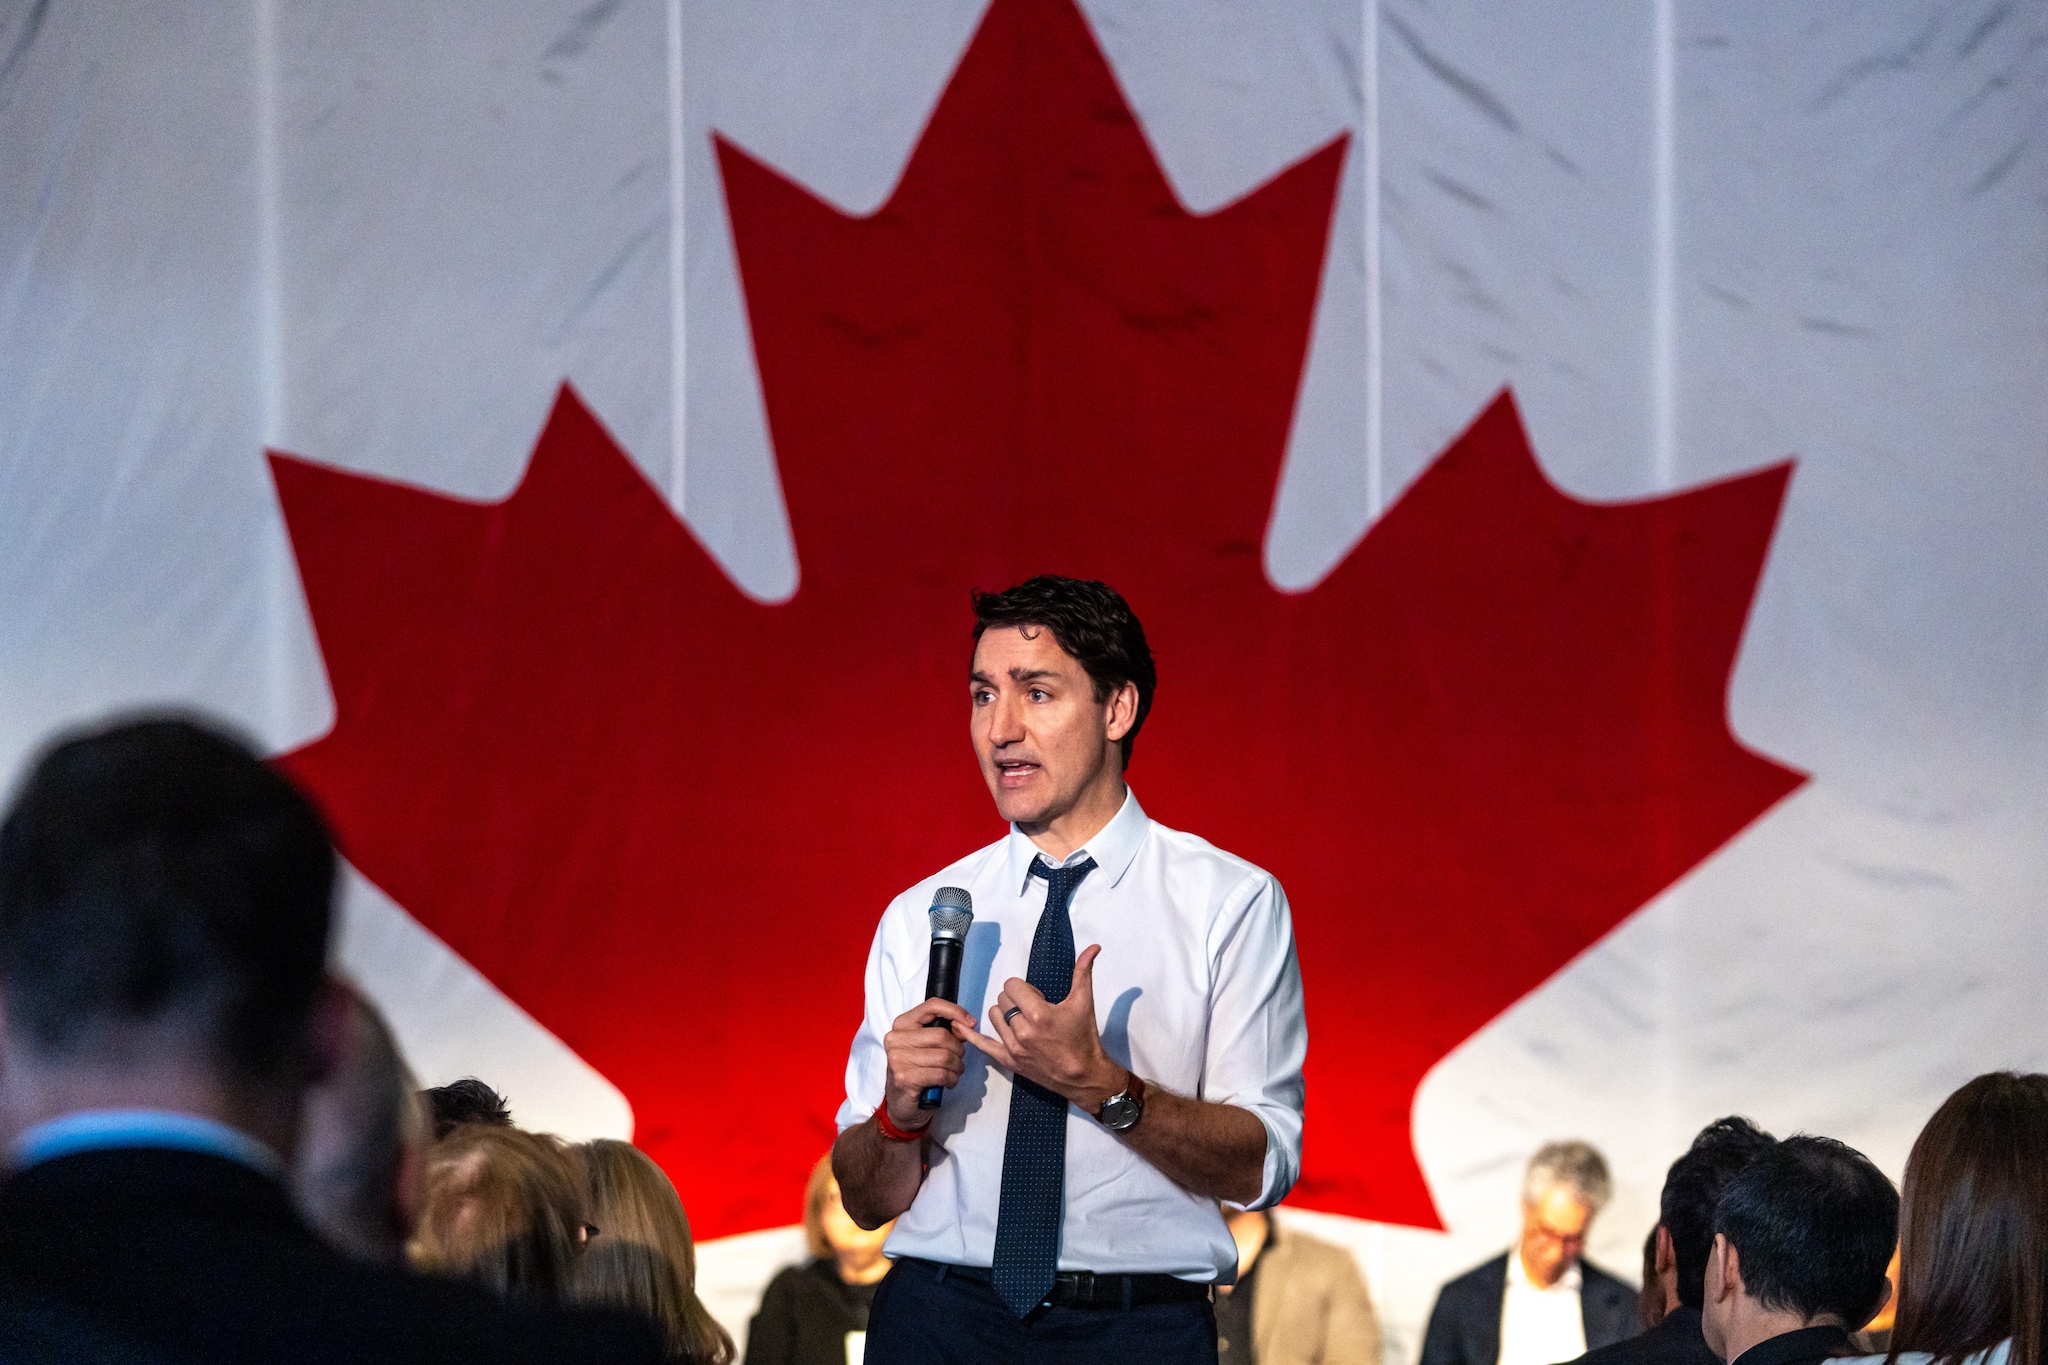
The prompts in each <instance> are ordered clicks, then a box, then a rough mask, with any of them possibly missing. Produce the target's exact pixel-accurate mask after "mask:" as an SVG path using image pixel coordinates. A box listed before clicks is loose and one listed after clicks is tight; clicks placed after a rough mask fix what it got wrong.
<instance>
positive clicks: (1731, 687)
mask: <svg viewBox="0 0 2048 1365" xmlns="http://www.w3.org/2000/svg"><path fill="white" fill-rule="evenodd" d="M2044 127H2048V6H2044V5H2042V4H2040V3H2013V2H2012V0H1999V2H1997V3H1992V2H1991V0H1984V2H1982V3H1970V4H1949V3H1936V2H1935V0H1928V2H1927V3H1921V4H1908V3H1889V4H1879V5H1869V4H1864V5H1847V4H1844V5H1824V4H1811V5H1800V6H1762V5H1750V4H1736V3H1706V2H1704V0H1702V2H1701V3H1687V2H1686V0H1635V2H1633V3H1620V2H1619V0H1615V2H1614V3H1602V4H1597V5H1588V6H1575V7H1571V8H1570V9H1569V11H1568V12H1567V11H1563V10H1557V9H1555V8H1532V7H1528V6H1512V5H1505V4H1491V3H1477V2H1476V0H1473V2H1470V3H1464V4H1458V5H1447V4H1442V3H1435V4H1426V5H1425V4H1417V3H1410V2H1409V0H1366V3H1364V4H1363V5H1360V4H1358V3H1355V2H1354V3H1347V4H1335V3H1319V2H1314V0H1302V2H1301V3H1285V4H1283V3H1271V4H1262V5H1256V6H1250V5H1241V4H1231V3H1224V0H1174V2H1173V3H1168V2H1167V0H1086V2H1085V3H1075V0H951V2H946V3H941V2H939V0H917V2H916V3H910V2H909V0H867V2H866V3H862V4H858V5H854V4H837V3H834V4H826V3H821V2H820V0H811V3H796V2H795V0H668V3H667V4H662V3H659V2H658V0H595V2H594V3H592V2H591V0H581V2H580V3H541V2H536V3H529V4H522V5H517V6H511V5H498V4H493V5H483V4H468V5H462V4H449V5H442V6H417V5H408V4H399V3H395V2H387V0H364V2H363V3H357V4H352V5H349V6H345V7H334V6H323V5H316V4H308V3H303V0H253V3H251V4H248V5H243V6H234V5H214V4H197V3H194V4H186V5H179V4H175V3H171V4H164V5H158V6H150V7H124V8H118V9H116V10H114V11H98V12H94V11H86V10H81V9H77V8H73V7H70V6H63V5H52V4H44V3H32V4H22V5H17V6H13V7H10V8H5V9H0V253H4V254H0V762H4V763H5V765H6V766H7V767H8V769H9V770H10V771H11V770H13V769H16V768H18V767H19V765H20V763H21V762H22V761H23V760H24V759H25V758H26V757H27V756H28V755H29V754H31V753H32V752H33V750H34V747H35V745H36V744H37V743H38V742H39V740H40V739H41V738H42V737H43V736H44V735H46V734H47V733H48V732H49V731H50V730H51V729H52V728H54V727H57V726H60V725H63V724H66V723H72V722H76V721H79V720H82V719H86V718H91V717H95V716H99V715H102V714H105V713H107V712H108V711H110V710H113V709H117V708H122V707H129V706H141V705H157V704H171V705H180V706H198V707H203V708H205V709H208V710H210V711H213V712H215V713H218V714H220V715H223V716H226V717H228V718H230V719H231V720H233V721H234V722H236V723H238V724H239V725H241V726H243V727H244V728H245V729H247V730H248V731H249V732H250V733H252V734H253V735H255V736H257V737H258V738H259V739H260V741H261V742H262V743H264V744H265V745H266V746H268V747H269V748H270V749H272V750H273V751H274V752H275V753H276V754H277V755H278V761H279V762H280V763H281V764H282V765H283V766H284V767H285V768H286V769H287V770H288V771H290V772H291V773H292V774H293V775H294V776H295V777H297V778H298V779H299V780H300V781H301V782H302V783H304V785H305V786H306V787H307V788H308V789H309V790H310V791H312V792H313V793H314V794H315V796H316V797H317V798H318V799H319V800H320V801H321V803H322V805H323V807H324V808H325V809H326V810H327V812H328V814H329V815H330V817H331V818H332V820H333V822H334V825H335V827H336V830H337V832H338V835H339V838H340V840H341V843H342V845H343V848H344V851H345V852H346V854H347V856H348V858H349V861H350V864H351V870H350V878H349V885H348V888H347V897H346V903H345V915H344V929H343V934H342V938H341V942H340V944H339V947H338V950H337V952H338V958H339V962H340V965H341V966H342V967H343V968H344V969H345V970H347V971H348V972H350V973H351V974H352V975H354V976H355V977H357V978H358V979H359V980H361V981H362V983H363V984H364V986H365V987H366V988H367V989H368V990H369V991H370V993H371V994H372V995H373V996H374V997H376V998H377V999H378V1000H379V1001H380V1002H381V1003H382V1004H383V1005H384V1007H385V1009H386V1010H387V1012H388V1013H389V1014H390V1016H391V1017H392V1019H393V1021H394V1023H395V1024H396V1026H397V1027H398V1029H399V1031H400V1034H401V1037H402V1040H403V1042H404V1043H405V1046H406V1048H407V1051H408V1053H409V1055H410V1056H411V1057H412V1059H413V1060H414V1062H415V1065H416V1066H417V1067H418V1069H419V1070H420V1071H421V1072H422V1074H423V1075H424V1076H425V1077H426V1078H427V1079H428V1080H430V1081H441V1080H446V1079H451V1078H453V1077H454V1076H457V1075H462V1074H469V1073H475V1074H479V1075H482V1076H484V1077H485V1078H486V1079H488V1080H490V1081H492V1082H493V1083H494V1084H497V1085H499V1086H500V1087H501V1088H502V1089H505V1090H506V1091H508V1092H510V1094H511V1096H512V1099H513V1101H514V1107H515V1110H516V1112H517V1113H518V1114H519V1116H520V1117H521V1119H522V1121H523V1122H525V1123H526V1124H528V1125H529V1126H533V1127H539V1128H548V1129H553V1130H556V1131H560V1132H563V1133H565V1134H568V1135H571V1136H585V1135H592V1134H598V1133H610V1134H618V1135H628V1134H630V1135H631V1136H633V1137H634V1139H635V1140H636V1141H638V1142H639V1143H641V1144H642V1145H643V1146H644V1147H646V1148H647V1149H648V1150H649V1151H650V1152H651V1153H653V1154H654V1155H655V1156H656V1157H657V1158H658V1159H659V1160H660V1161H661V1162H662V1163H663V1165H664V1166H665V1168H666V1169H667V1170H668V1171H669V1172H670V1174H671V1175H672V1176H673V1178H674V1179H675V1181H676V1183H677V1186H678V1188H679V1190H680V1191H681V1192H682V1195H683V1198H684V1201H685V1203H686V1205H687V1206H688V1208H689V1210H690V1213H691V1216H692V1219H693V1222H694V1224H695V1227H696V1230H697V1233H698V1235H699V1237H700V1239H704V1240H705V1241H706V1242H707V1245H706V1248H705V1272H704V1274H705V1288H706V1291H707V1296H708V1297H710V1298H711V1300H712V1302H713V1306H714V1308H715V1309H716V1310H718V1311H720V1312H721V1314H722V1315H723V1316H725V1317H726V1318H727V1320H728V1322H729V1324H730V1325H732V1326H734V1327H736V1328H737V1327H739V1326H741V1325H743V1318H744V1316H745V1314H746V1312H747V1311H749V1309H750V1303H749V1301H748V1294H749V1292H750V1291H753V1290H756V1289H758V1285H759V1282H760V1281H761V1279H763V1278H764V1277H765V1274H766V1272H767V1271H769V1270H771V1269H772V1268H773V1266H774V1264H775V1262H776V1259H777V1258H778V1257H781V1256H785V1255H793V1254H795V1251H794V1249H793V1248H794V1247H795V1246H796V1245H797V1244H795V1243H793V1241H792V1238H791V1235H790V1234H789V1233H788V1231H787V1230H786V1225H787V1224H789V1223H791V1222H793V1221H794V1220H795V1218H796V1216H797V1215H798V1213H799V1212H800V1199H801V1188H802V1182H803V1178H804V1175H805V1172H806V1171H807V1169H808V1168H809V1166H810V1164H811V1163H812V1162H813V1161H814V1160H815V1159H816V1158H817V1156H818V1155H819V1154H820V1153H821V1152H822V1151H823V1150H824V1149H825V1147H826V1146H827V1144H828V1143H829V1142H830V1139H831V1136H832V1125H831V1115H832V1112H833V1109H834V1108H835V1107H836V1105H837V1103H838V1100H839V1098H840V1094H839V1083H840V1075H841V1070H842V1068H843V1063H844V1056H845V1048H846V1044H847V1042H848V1040H849V1039H850V1037H851V1034H852V1031H853V1029H854V1027H855V1025H856V1024H857V1022H858V1017H859V1007H860V995H859V989H860V988H859V979H860V965H861V961H862V958H863V955H864V953H865V950H866V945H867V942H868V939H869V937H870V935H871V933H872V931H873V926H874V922H875V919H876V916H877V915H878V914H879V912H880V910H881V907H882V905H883V904H884V903H885V901H886V900H887V898H888V897H889V896H890V895H892V894H893V893H894V892H895V891H897V890H899V889H900V888H901V887H903V886H905V885H908V884H909V883H910V882H912V881H915V880H917V879H918V878H920V877H922V876H924V875H926V874H928V873H929V872H930V871H931V870H932V869H933V868H935V867H938V866H940V865H942V864H944V863H946V862H948V861H951V860H952V859H953V858H955V857H957V856H959V855H961V854H962V853H964V852H966V851H968V850H970V849H972V848H974V847H976V846H978V845H980V844H982V843H985V842H987V841H989V840H990V839H992V838H994V837H996V836H997V835H998V834H999V833H1000V826H999V824H998V823H997V821H996V819H995V817H994V815H993V813H992V811H991V809H990V808H989V804H988V802H987V799H986V796H985V794H984V793H983V792H982V791H981V788H980V785H979V779H978V777H977V776H976V774H975V772H974V769H973V766H972V762H971V757H970V754H969V750H968V746H967V744H966V737H965V733H964V730H965V726H964V719H965V716H964V710H965V708H964V705H963V704H962V703H963V698H962V696H961V695H960V693H961V690H962V689H961V688H960V681H961V679H960V673H961V671H962V664H963V661H964V658H965V653H966V649H967V627H968V624H969V617H968V613H967V609H966V595H967V591H968V589H969V588H971V587H976V586H979V587H997V586H1003V585H1006V584H1008V583H1010V582H1014V581H1016V580H1017V579H1020V578H1022V577H1024V576H1026V575H1028V574H1030V573H1034V572H1040V571H1054V572H1064V573H1073V574H1081V575H1086V576H1092V577H1102V578H1105V579H1107V580H1109V581H1111V582H1113V583H1116V584H1117V585H1118V586H1119V587H1121V588H1122V589H1123V590H1124V591H1125V593H1126V594H1127V595H1128V596H1129V597H1130V599H1131V600H1132V602H1133V604H1134V605H1135V606H1136V608H1137V609H1138V611H1139V612H1140V614H1141V615H1142V616H1143V617H1144V619H1145V621H1146V623H1147V627H1148V631H1149V633H1150V635H1151V637H1152V640H1153V643H1154V647H1155V650H1156V651H1157V653H1158V655H1159V659H1160V666H1161V676H1162V686H1161V690H1160V693H1159V699H1158V706H1157V710H1156V711H1155V713H1154V718H1153V720H1152V721H1151V722H1150V723H1149V725H1148V727H1147V730H1146V734H1145V736H1144V743H1143V744H1142V745H1141V746H1140V748H1139V750H1138V757H1137V760H1136V762H1135V764H1134V766H1133V768H1132V770H1131V781H1132V784H1133V786H1134V787H1135V788H1136V789H1137V790H1138V791H1139V793H1140V794H1141V796H1142V797H1143V799H1144V801H1145V802H1146V805H1147V807H1148V809H1149V810H1150V811H1151V812H1152V813H1153V814H1154V815H1155V816H1157V817H1158V818H1160V819H1162V820H1164V821H1165V822H1166V823H1168V824H1171V825H1174V826H1176V827H1180V828H1185V829H1190V830H1193V831H1195V832H1197V833H1200V834H1202V835H1204V836H1206V837H1208V838H1210V839H1212V840H1214V841H1215V842H1217V843H1219V844H1221V845H1223V846H1225V847H1227V848H1230V849H1232V850H1234V851H1236V852H1239V853H1241V854H1243V855H1245V856H1247V857H1250V858H1252V859H1254V860H1255V861H1257V862H1259V863H1261V864H1262V865H1264V866H1266V867H1268V868H1270V869H1271V870H1273V871H1274V872H1275V873H1277V874H1278V875H1279V876H1280V878H1281V879H1282V881H1283V883H1284V884H1285V885H1286V886H1287V888H1288V890H1289V894H1290V898H1291V900H1292V902H1293V905H1294V912H1295V920H1296V929H1297V935H1298V939H1299V946H1300V953H1301V960H1302V968H1303V974H1304V980H1305V983H1306V987H1307V992H1308V1010H1309V1023H1310V1033H1311V1038H1312V1046H1311V1049H1310V1061H1309V1112H1308V1129H1307V1139H1306V1152H1305V1158H1304V1167H1303V1175H1302V1180H1301V1183H1300V1185H1299V1186H1298V1188H1297V1189H1296V1191H1295V1194H1294V1197H1293V1199H1292V1200H1291V1202H1290V1210H1291V1212H1290V1214H1289V1215H1288V1216H1289V1217H1292V1218H1296V1219H1298V1220H1299V1223H1300V1225H1302V1226H1305V1227H1311V1228H1313V1229H1315V1230H1317V1231H1319V1232H1321V1233H1324V1234H1326V1235H1330V1236H1333V1237H1337V1238H1339V1239H1341V1240H1345V1241H1347V1242H1348V1243H1350V1244H1351V1245H1353V1246H1354V1247H1355V1248H1357V1249H1358V1251H1359V1253H1360V1256H1361V1259H1362V1261H1363V1263H1364V1265H1365V1268H1366V1272H1367V1276H1368V1279H1369V1281H1370V1283H1371V1284H1372V1287H1373V1290H1374V1293H1375V1296H1376V1298H1377V1299H1378V1300H1379V1303H1380V1306H1381V1310H1382V1313H1383V1315H1384V1317H1385V1318H1386V1319H1387V1323H1388V1327H1389V1336H1388V1352H1389V1358H1390V1360H1393V1361H1398V1360H1402V1359H1406V1358H1409V1357H1411V1356H1412V1353H1413V1350H1414V1344H1415V1336H1416V1329H1417V1327H1418V1325H1419V1320H1420V1318H1421V1315H1422V1314H1423V1312H1424V1311H1425V1310H1426V1308H1427V1304H1428V1299H1429V1295H1430V1293H1431V1291H1432V1290H1433V1288H1434V1285H1435V1283H1436V1282H1437V1281H1438V1280H1439V1279H1440V1278H1442V1276H1443V1275H1444V1274H1446V1273H1448V1272H1450V1271H1453V1270H1456V1269H1458V1268H1461V1267H1462V1266H1463V1265H1465V1264H1467V1263H1470V1262H1471V1261H1474V1260H1477V1259H1479V1258H1480V1257H1482V1256H1484V1255H1488V1254H1491V1253H1492V1252H1493V1251H1494V1250H1497V1249H1498V1248H1499V1246H1501V1245H1503V1244H1505V1242H1506V1240H1507V1239H1508V1237H1509V1235H1510V1231H1511V1226H1512V1221H1513V1218H1514V1207H1513V1205H1514V1189H1515V1182H1516V1179H1517V1177H1518V1173H1519V1168H1520V1165H1521V1162H1522V1161H1523V1160H1524V1159H1525V1158H1526V1156H1527V1154H1528V1152H1529V1151H1530V1150H1531V1149H1532V1148H1533V1147H1534V1146H1535V1145H1536V1144H1537V1143H1538V1142H1540V1141H1542V1140H1544V1139H1546V1138H1551V1137H1563V1136H1583V1137H1587V1138H1590V1139H1591V1140H1593V1141H1595V1142H1596V1143H1598V1144H1599V1145H1600V1146H1602V1147H1603V1149H1605V1150H1606V1151H1607V1153H1608V1154H1609V1156H1610V1158H1611V1159H1612V1160H1613V1162H1614V1164H1615V1166H1616V1170H1617V1174H1618V1177H1619V1181H1620V1187H1621V1189H1620V1194H1619V1197H1618V1198H1617V1201H1616V1204H1615V1206H1614V1207H1613V1208H1612V1209H1611V1210H1610V1211H1609V1212H1608V1213H1607V1214H1606V1215H1605V1216H1604V1217H1603V1219H1602V1221H1601V1223H1600V1224H1599V1225H1598V1227H1597V1230H1596V1238H1595V1245H1594V1254H1595V1257H1596V1259H1603V1260H1604V1261H1605V1263H1606V1264H1608V1265H1609V1266H1611V1267H1613V1268H1615V1269H1617V1270H1620V1271H1624V1272H1630V1271H1633V1270H1634V1268H1635V1265H1636V1260H1635V1258H1636V1255H1637V1254H1638V1248H1639V1247H1640V1243H1641V1238H1642V1236H1643V1234H1644V1232H1645V1231H1646V1230H1647V1228H1648V1226H1649V1224H1650V1223H1651V1222H1652V1221H1653V1220H1654V1205H1655V1199H1656V1192H1657V1189H1658V1186H1659V1183H1660V1181H1661V1178H1662V1172H1663V1168H1664V1166H1665V1165H1666V1164H1668V1162H1669V1161H1670V1160H1671V1158H1672V1157H1673V1156H1674V1155H1675V1154H1676V1153H1677V1151H1679V1150H1680V1149H1681V1148H1682V1147H1683V1145H1684V1142H1685V1141H1686V1140H1687V1138H1688V1137H1689V1135H1690V1133H1691V1132H1692V1131H1693V1130H1694V1129H1695V1128H1697V1127H1698V1126H1699V1125H1700V1124H1701V1123H1703V1122H1704V1121H1706V1120H1707V1119H1709V1118H1712V1117H1714V1116H1716V1115H1718V1114H1721V1113H1726V1112H1731V1111H1739V1112H1745V1113H1749V1114H1751V1115H1753V1116H1755V1117H1756V1118H1758V1119H1759V1120H1760V1121H1762V1122H1763V1123H1765V1124H1766V1125H1767V1126H1771V1127H1773V1128H1777V1129H1780V1130H1785V1131H1789V1130H1793V1129H1807V1130H1812V1131H1820V1132H1827V1133H1830V1134H1834V1135H1837V1136H1840V1137H1843V1138H1845V1139H1847V1140H1849V1141H1851V1142H1853V1143H1856V1144H1857V1145H1859V1146H1862V1147H1864V1148H1865V1149H1866V1150H1868V1151H1870V1152H1871V1153H1872V1155H1873V1156H1875V1157H1877V1158H1878V1159H1879V1160H1880V1161H1881V1162H1883V1163H1884V1164H1886V1165H1887V1166H1888V1168H1889V1169H1891V1170H1893V1171H1894V1173H1896V1171H1897V1170H1898V1168H1899V1166H1900V1164H1901V1163H1902V1161H1903V1158H1904V1154H1905V1150H1906V1147H1907V1145H1908V1144H1909V1143H1910V1141H1911V1138H1912V1136H1913V1134H1914V1133H1915V1132H1916V1131H1917V1129H1918V1127H1919V1125H1920V1123H1921V1122H1922V1121H1923V1120H1924V1119H1925V1117H1926V1115H1927V1113H1928V1112H1929V1111H1930V1110H1931V1108H1932V1107H1933V1105H1934V1104H1936V1103H1938V1101H1939V1100H1940V1098H1941V1097H1942V1096H1943V1095H1944V1094H1946V1093H1947V1091H1948V1090H1949V1089H1951V1088H1952V1087H1953V1086H1954V1085H1955V1084H1957V1083H1958V1082H1960V1081H1961V1080H1962V1079H1964V1078H1966V1077H1967V1076H1969V1075H1972V1074H1974V1073H1976V1072H1978V1071H1981V1070H1984V1069H1987V1068H1990V1067H1993V1066H2019V1067H2038V1066H2042V1065H2044V1064H2048V1034H2044V1033H2043V1031H2042V1030H2043V1026H2044V1025H2048V1006H2044V1005H2043V1003H2042V993H2041V991H2040V990H2039V989H2038V987H2037V985H2036V977H2037V974H2038V971H2039V966H2038V964H2039V963H2040V962H2041V961H2042V960H2043V958H2044V949H2048V895H2044V891H2043V882H2042V877H2043V874H2044V872H2048V771H2044V766H2043V760H2044V758H2048V620H2044V618H2048V594H2044V592H2043V587H2044V584H2048V572H2044V571H2048V535H2044V534H2043V532H2042V530H2041V527H2042V526H2043V525H2044V524H2048V144H2044V142H2043V139H2042V129H2043V128H2044Z"/></svg>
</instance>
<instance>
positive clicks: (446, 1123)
mask: <svg viewBox="0 0 2048 1365" xmlns="http://www.w3.org/2000/svg"><path fill="white" fill-rule="evenodd" d="M420 1098H421V1099H422V1100H424V1101H426V1105H427V1113H428V1115H429V1116H430V1117H431V1118H432V1120H433V1124H434V1137H435V1139H436V1140H439V1139H441V1138H444V1137H447V1136H448V1134H449V1133H450V1132H452V1131H453V1130H454V1129H455V1127H456V1126H457V1125H458V1124H464V1123H484V1124H489V1125H490V1126H491V1127H493V1128H510V1127H511V1126H512V1109H511V1107H510V1106H509V1105H508V1104H507V1103H506V1102H505V1097H504V1096H503V1095H500V1094H499V1093H498V1092H497V1091H495V1090H493V1089H491V1088H490V1087H489V1086H487V1085H485V1084H484V1083H483V1082H482V1081H480V1080H478V1079H477V1078H476V1077H474V1076H464V1077H463V1078H462V1079H461V1080H459V1081H450V1082H449V1083H448V1084H446V1085H437V1086H435V1087H434V1088H433V1089H431V1090H422V1091H420Z"/></svg>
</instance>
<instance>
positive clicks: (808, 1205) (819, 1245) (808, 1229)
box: [804, 1152, 833, 1258]
mask: <svg viewBox="0 0 2048 1365" xmlns="http://www.w3.org/2000/svg"><path fill="white" fill-rule="evenodd" d="M832 1180H833V1176H832V1154H831V1153H830V1152H827V1153H825V1155H823V1156H821V1157H819V1158H818V1164H817V1165H815V1166H813V1167H811V1178H810V1180H809V1181H808V1182H807V1183H806V1184H805V1185H804V1244H805V1245H806V1246H808V1247H809V1248H810V1249H811V1255H813V1256H823V1257H827V1258H829V1257H830V1256H831V1255H832V1243H831V1242H830V1241H828V1240H827V1239H826V1237H825V1201H826V1200H827V1199H830V1198H831V1197H832Z"/></svg>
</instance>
